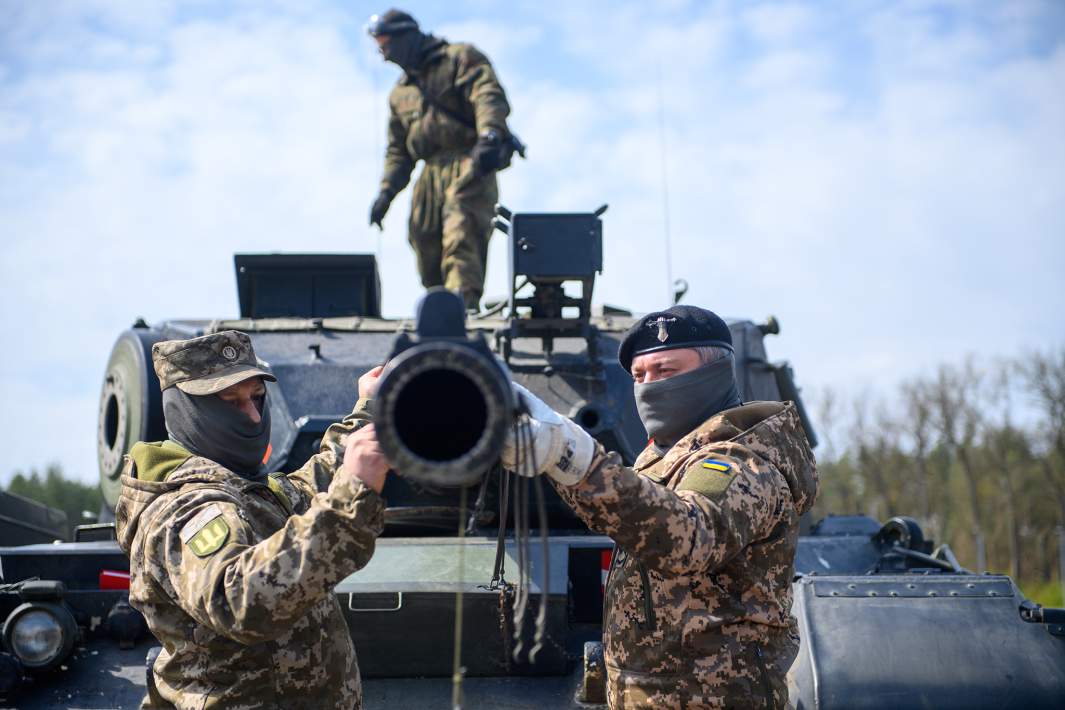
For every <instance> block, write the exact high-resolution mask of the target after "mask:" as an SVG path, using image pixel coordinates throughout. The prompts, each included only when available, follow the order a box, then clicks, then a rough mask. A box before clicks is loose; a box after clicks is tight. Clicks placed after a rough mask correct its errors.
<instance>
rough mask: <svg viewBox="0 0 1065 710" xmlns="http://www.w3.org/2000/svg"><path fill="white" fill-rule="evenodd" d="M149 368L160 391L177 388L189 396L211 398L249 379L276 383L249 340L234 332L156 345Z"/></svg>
mask: <svg viewBox="0 0 1065 710" xmlns="http://www.w3.org/2000/svg"><path fill="white" fill-rule="evenodd" d="M152 364H153V365H154V366H155V374H157V375H158V376H159V387H160V389H164V390H165V389H166V388H167V387H172V386H176V387H177V388H178V389H180V390H181V391H182V392H186V393H188V394H197V395H203V394H214V393H216V392H220V391H222V390H224V389H225V388H226V387H229V386H230V385H235V384H237V383H238V382H243V381H244V380H247V379H249V378H252V377H262V378H263V379H267V380H270V381H271V382H277V378H276V377H274V376H273V375H271V374H270V373H269V372H267V371H266V370H263V369H261V368H260V367H259V361H258V360H257V359H256V358H255V351H254V350H253V349H252V347H251V338H249V337H248V336H247V334H246V333H241V332H240V331H236V330H223V331H222V332H221V333H211V334H210V335H204V336H201V337H199V338H192V339H190V340H164V341H163V342H161V343H156V344H155V345H153V346H152Z"/></svg>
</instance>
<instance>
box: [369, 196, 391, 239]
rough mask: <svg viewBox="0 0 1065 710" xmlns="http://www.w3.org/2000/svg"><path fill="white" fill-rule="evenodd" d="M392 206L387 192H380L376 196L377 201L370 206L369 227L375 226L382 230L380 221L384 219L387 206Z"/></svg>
mask: <svg viewBox="0 0 1065 710" xmlns="http://www.w3.org/2000/svg"><path fill="white" fill-rule="evenodd" d="M390 204H392V196H391V195H389V194H388V193H387V192H380V193H378V194H377V199H375V200H374V201H373V204H372V205H370V226H371V227H372V226H373V225H375V224H376V225H377V228H378V229H380V230H384V227H383V226H381V220H383V219H384V218H385V213H386V212H388V206H389V205H390Z"/></svg>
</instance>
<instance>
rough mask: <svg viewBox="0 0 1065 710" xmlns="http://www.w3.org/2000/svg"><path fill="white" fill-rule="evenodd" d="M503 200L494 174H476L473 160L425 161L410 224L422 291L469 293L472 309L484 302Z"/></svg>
mask: <svg viewBox="0 0 1065 710" xmlns="http://www.w3.org/2000/svg"><path fill="white" fill-rule="evenodd" d="M498 201H499V191H498V189H497V188H496V176H495V174H494V173H493V174H490V175H484V176H476V175H474V174H473V168H472V165H471V159H470V157H469V156H468V155H464V154H447V155H445V156H438V157H435V158H432V159H430V160H429V161H428V162H426V164H425V167H424V168H423V169H422V174H421V175H420V176H419V177H418V182H417V183H415V185H414V195H413V197H412V198H411V208H410V221H409V224H408V227H409V232H408V234H409V240H410V245H411V247H412V248H413V249H414V255H415V257H416V258H417V260H418V274H419V275H420V276H421V280H422V286H424V287H425V288H430V287H432V286H445V287H446V288H448V289H449V290H451V291H454V292H456V293H462V294H463V295H466V294H467V293H468V294H469V298H468V299H467V305H473V301H475V300H479V299H480V297H481V294H482V293H483V291H484V277H485V271H486V269H487V259H488V238H489V236H491V234H492V217H493V216H494V214H495V204H496V202H498Z"/></svg>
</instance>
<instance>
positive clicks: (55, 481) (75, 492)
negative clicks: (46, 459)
mask: <svg viewBox="0 0 1065 710" xmlns="http://www.w3.org/2000/svg"><path fill="white" fill-rule="evenodd" d="M5 490H6V491H7V492H8V493H14V494H16V495H20V496H22V497H23V498H29V499H31V500H35V501H37V502H38V503H44V504H45V505H47V506H49V507H51V508H56V509H58V510H61V511H63V512H64V513H66V514H67V525H68V526H69V527H70V530H68V531H67V539H70V534H71V533H72V532H73V530H74V527H75V526H77V525H82V524H83V523H92V522H96V516H97V515H98V514H99V512H100V506H101V504H102V503H103V496H102V494H101V493H100V488H99V486H96V485H91V486H90V485H86V484H84V483H81V482H80V481H72V480H70V479H69V478H66V477H65V476H64V475H63V469H62V468H61V467H60V466H59V464H51V465H50V466H48V468H47V469H46V470H45V472H44V475H43V476H42V475H40V474H39V473H37V471H36V470H31V471H30V472H29V474H28V475H27V474H23V473H22V472H21V471H19V472H16V473H15V475H14V476H13V477H12V479H11V482H10V483H9V484H8V485H7V488H6V489H5ZM86 513H87V514H88V515H86Z"/></svg>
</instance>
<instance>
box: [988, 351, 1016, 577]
mask: <svg viewBox="0 0 1065 710" xmlns="http://www.w3.org/2000/svg"><path fill="white" fill-rule="evenodd" d="M1013 372H1014V370H1013V368H1012V367H1010V365H1009V364H1008V363H1005V362H1000V363H998V364H997V365H996V367H995V370H994V373H993V374H992V376H991V379H990V382H989V387H988V392H987V395H988V404H989V405H990V406H989V410H990V411H991V412H992V413H991V414H989V416H988V418H987V419H986V420H985V421H984V422H983V423H982V428H983V439H984V442H985V445H986V448H987V452H988V455H989V456H990V458H991V461H992V463H993V464H994V465H995V469H996V472H997V474H998V483H999V487H1000V488H1001V490H1002V496H1003V498H1004V499H1005V502H1006V525H1007V527H1008V535H1007V537H1008V539H1009V557H1010V574H1011V575H1012V576H1013V578H1014V579H1019V578H1020V576H1021V533H1020V516H1019V514H1018V507H1019V506H1018V501H1017V465H1016V464H1017V463H1018V462H1017V459H1018V458H1019V456H1020V455H1021V454H1022V453H1023V451H1024V446H1023V444H1022V442H1019V441H1018V439H1020V438H1021V437H1022V434H1021V432H1020V431H1018V430H1017V429H1015V428H1014V426H1013V398H1012V393H1013V385H1014V383H1013ZM1019 444H1020V445H1019Z"/></svg>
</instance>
